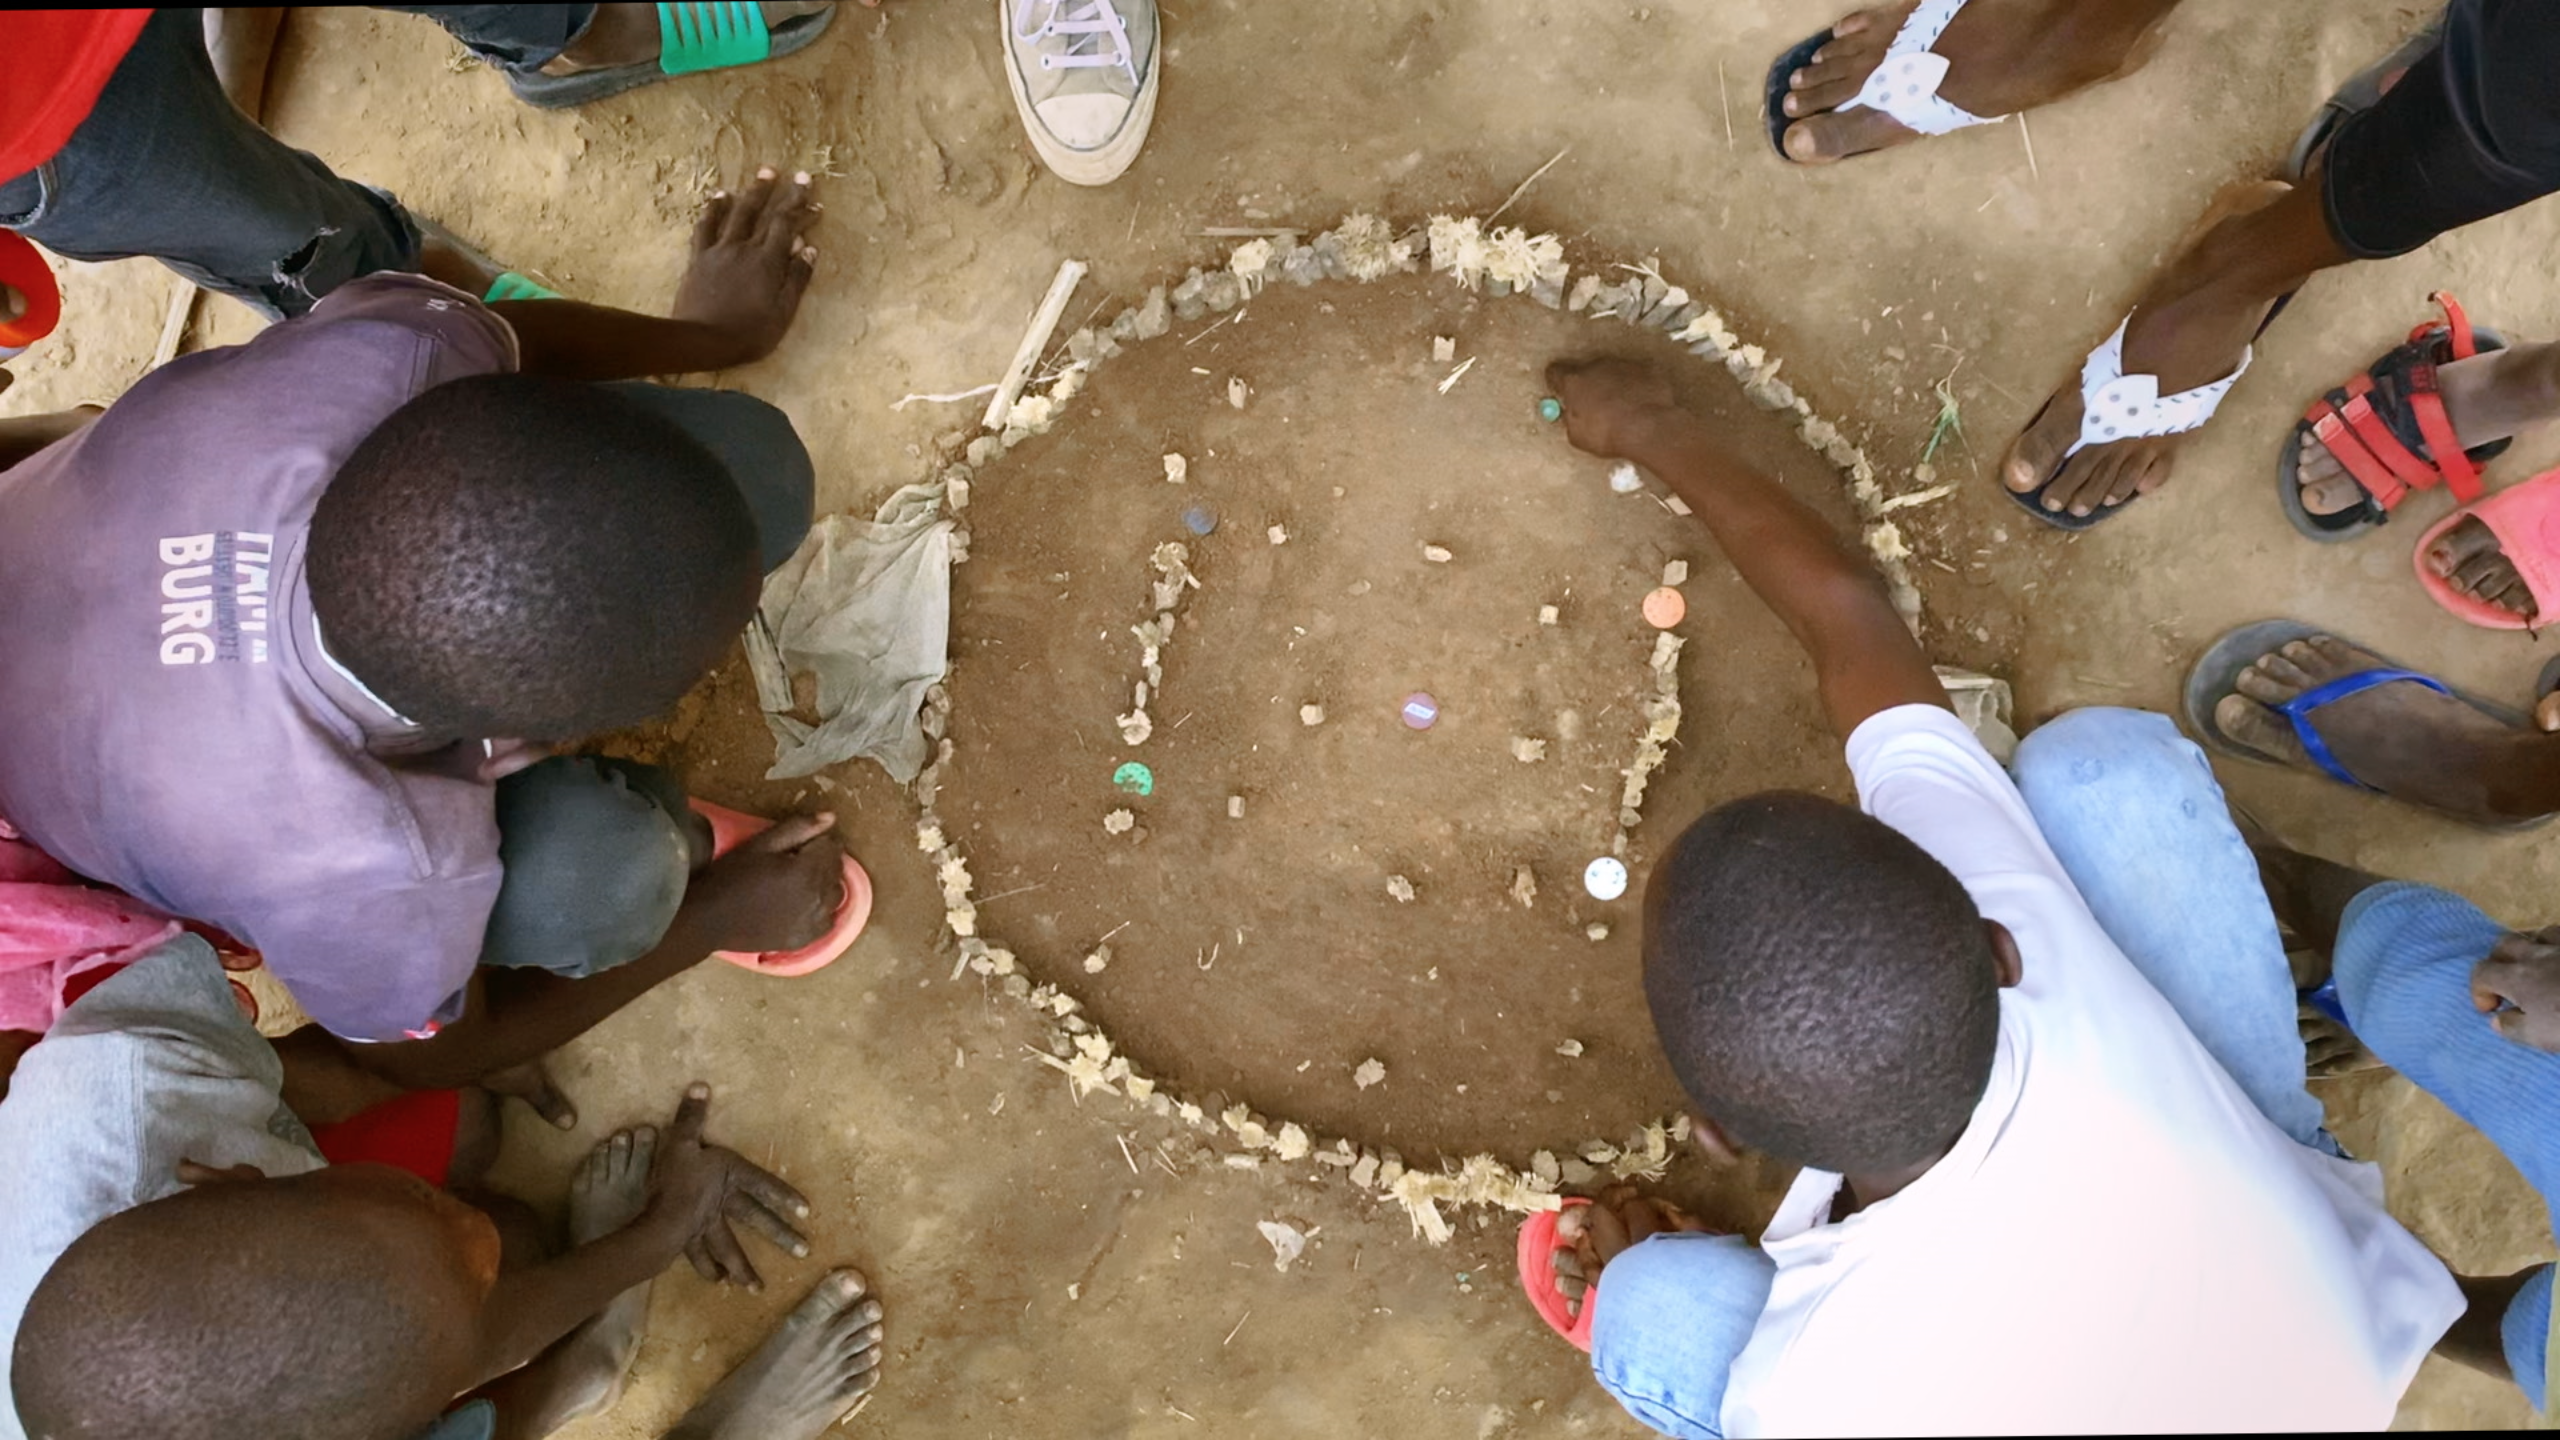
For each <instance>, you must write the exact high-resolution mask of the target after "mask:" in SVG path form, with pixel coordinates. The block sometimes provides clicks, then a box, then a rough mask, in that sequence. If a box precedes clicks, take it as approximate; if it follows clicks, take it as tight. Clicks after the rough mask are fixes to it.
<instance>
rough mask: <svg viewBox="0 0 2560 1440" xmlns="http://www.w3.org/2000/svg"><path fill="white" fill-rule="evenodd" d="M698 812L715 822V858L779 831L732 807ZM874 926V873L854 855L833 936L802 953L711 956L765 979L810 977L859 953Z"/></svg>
mask: <svg viewBox="0 0 2560 1440" xmlns="http://www.w3.org/2000/svg"><path fill="white" fill-rule="evenodd" d="M685 803H686V804H688V805H691V806H692V807H693V813H695V814H696V815H699V816H701V817H702V818H703V819H705V820H707V821H709V822H711V854H712V857H713V858H714V859H717V858H718V857H720V856H722V855H726V854H728V853H729V852H730V851H732V850H735V849H737V848H738V847H739V846H740V845H743V844H745V843H746V842H747V841H749V840H751V839H754V838H755V837H756V836H758V835H761V834H763V833H764V832H765V831H767V830H770V829H772V828H773V822H772V821H770V820H767V819H765V818H764V817H763V816H761V815H749V814H747V813H746V812H744V811H742V810H732V809H730V808H729V807H728V806H726V805H714V804H712V803H711V802H710V801H708V800H697V799H691V798H688V799H687V800H686V802H685ZM870 921H871V872H869V871H867V870H865V869H863V868H862V864H861V862H860V861H857V860H855V859H854V858H853V857H852V856H851V855H847V856H845V857H844V898H843V899H842V900H839V901H837V902H836V918H835V923H833V924H831V925H829V926H828V927H827V932H826V933H825V934H823V935H821V936H819V937H818V938H817V939H815V940H812V941H810V942H809V943H808V944H806V945H803V946H801V947H800V948H799V949H797V950H767V951H763V952H761V953H759V952H756V951H751V950H714V951H712V952H711V953H712V954H714V955H716V956H718V957H719V958H721V959H723V960H726V961H728V962H729V963H730V964H732V965H735V966H738V967H739V968H741V969H745V970H753V971H755V972H756V973H757V974H759V975H782V976H793V975H806V974H808V973H810V972H811V971H813V970H823V969H825V968H826V967H827V966H828V965H829V964H831V963H833V962H834V961H835V959H836V957H837V956H839V955H842V954H843V953H844V952H845V951H847V950H850V949H852V948H853V942H854V940H855V939H856V938H857V937H859V936H860V935H861V934H862V927H863V926H865V925H867V924H869V923H870Z"/></svg>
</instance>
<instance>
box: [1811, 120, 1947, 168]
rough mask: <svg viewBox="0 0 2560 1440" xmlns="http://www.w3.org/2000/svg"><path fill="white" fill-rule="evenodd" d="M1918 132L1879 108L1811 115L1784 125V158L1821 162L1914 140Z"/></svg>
mask: <svg viewBox="0 0 2560 1440" xmlns="http://www.w3.org/2000/svg"><path fill="white" fill-rule="evenodd" d="M1919 138H1920V137H1919V135H1918V134H1917V133H1916V132H1914V131H1912V130H1911V129H1910V128H1908V127H1907V126H1905V125H1904V124H1903V123H1902V122H1901V121H1899V120H1896V119H1894V118H1893V117H1892V116H1890V115H1887V114H1885V113H1884V112H1882V111H1880V110H1851V111H1848V112H1846V113H1832V114H1827V115H1814V116H1809V117H1807V118H1806V119H1803V120H1799V121H1797V122H1796V123H1795V124H1793V125H1790V126H1788V127H1787V139H1786V145H1787V158H1788V159H1790V160H1795V161H1798V162H1800V163H1802V164H1806V165H1823V164H1828V163H1830V162H1831V161H1834V160H1845V159H1847V158H1848V157H1850V156H1852V155H1863V154H1865V153H1866V152H1868V151H1870V150H1882V149H1884V148H1885V147H1886V146H1888V145H1899V144H1902V143H1903V142H1904V141H1907V140H1917V139H1919Z"/></svg>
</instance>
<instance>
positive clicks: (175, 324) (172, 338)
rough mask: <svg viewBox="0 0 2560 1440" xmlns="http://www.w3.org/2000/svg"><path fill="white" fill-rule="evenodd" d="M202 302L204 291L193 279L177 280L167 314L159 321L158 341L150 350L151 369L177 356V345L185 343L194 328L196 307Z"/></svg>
mask: <svg viewBox="0 0 2560 1440" xmlns="http://www.w3.org/2000/svg"><path fill="white" fill-rule="evenodd" d="M203 302H204V292H203V291H202V290H199V289H197V288H196V285H195V282H194V281H192V280H180V281H179V282H178V290H177V293H176V294H173V295H171V296H170V297H169V316H168V318H167V319H165V320H163V321H161V322H160V343H159V344H158V345H157V346H155V347H154V348H153V349H152V352H151V368H152V369H154V370H157V369H159V368H160V367H161V366H163V365H166V364H168V363H169V362H170V361H172V360H175V359H177V358H178V347H179V346H181V345H184V344H185V343H187V332H188V331H189V330H191V329H193V328H195V323H196V307H197V306H198V305H200V304H202V303H203Z"/></svg>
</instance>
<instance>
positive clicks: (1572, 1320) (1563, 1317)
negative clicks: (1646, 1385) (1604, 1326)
mask: <svg viewBox="0 0 2560 1440" xmlns="http://www.w3.org/2000/svg"><path fill="white" fill-rule="evenodd" d="M1590 1203H1591V1202H1590V1201H1588V1200H1585V1199H1583V1198H1582V1197H1581V1196H1579V1195H1568V1196H1566V1197H1565V1201H1564V1204H1563V1205H1562V1206H1560V1207H1558V1208H1557V1209H1554V1210H1541V1211H1539V1212H1538V1213H1537V1214H1535V1215H1532V1216H1530V1217H1529V1218H1528V1219H1527V1220H1526V1221H1524V1222H1522V1224H1521V1226H1520V1252H1519V1259H1520V1288H1521V1289H1522V1290H1523V1291H1524V1292H1526V1293H1527V1294H1528V1296H1529V1305H1530V1308H1532V1309H1534V1310H1536V1311H1537V1312H1538V1318H1539V1319H1541V1320H1544V1321H1546V1322H1547V1328H1548V1329H1550V1330H1553V1331H1554V1332H1556V1333H1557V1334H1558V1335H1561V1336H1563V1337H1564V1338H1565V1339H1566V1340H1568V1341H1570V1342H1571V1343H1572V1345H1573V1348H1574V1349H1576V1350H1579V1351H1581V1352H1582V1353H1583V1354H1585V1355H1588V1354H1590V1353H1591V1317H1592V1316H1593V1315H1594V1314H1596V1313H1597V1312H1598V1311H1599V1309H1600V1307H1599V1305H1598V1303H1597V1301H1598V1300H1599V1298H1600V1287H1599V1286H1598V1285H1593V1286H1592V1287H1591V1288H1590V1289H1588V1290H1585V1291H1583V1292H1582V1310H1581V1313H1580V1314H1576V1313H1574V1308H1573V1302H1572V1301H1570V1300H1567V1299H1566V1298H1565V1294H1564V1291H1563V1290H1562V1289H1560V1288H1558V1287H1557V1285H1556V1252H1557V1251H1559V1250H1564V1249H1570V1248H1571V1247H1570V1246H1564V1245H1559V1244H1557V1243H1556V1222H1557V1221H1558V1220H1560V1219H1562V1218H1563V1217H1564V1212H1565V1211H1567V1210H1572V1209H1575V1208H1577V1207H1580V1206H1584V1205H1588V1204H1590Z"/></svg>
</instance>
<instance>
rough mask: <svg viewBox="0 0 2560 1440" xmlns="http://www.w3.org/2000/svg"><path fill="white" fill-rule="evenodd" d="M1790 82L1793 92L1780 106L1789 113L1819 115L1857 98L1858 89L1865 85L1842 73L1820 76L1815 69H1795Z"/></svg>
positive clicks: (1860, 112)
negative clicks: (1792, 79) (1793, 77)
mask: <svg viewBox="0 0 2560 1440" xmlns="http://www.w3.org/2000/svg"><path fill="white" fill-rule="evenodd" d="M1791 83H1792V84H1793V85H1794V87H1795V89H1794V93H1792V94H1790V95H1789V96H1787V98H1786V102H1785V104H1784V105H1783V106H1781V107H1780V108H1782V109H1784V110H1785V111H1786V112H1787V113H1788V114H1789V115H1819V114H1821V113H1822V112H1824V111H1826V110H1829V109H1832V108H1833V107H1835V106H1837V105H1839V104H1840V103H1841V102H1842V101H1844V100H1852V99H1855V98H1857V94H1858V91H1859V90H1861V89H1863V88H1864V87H1865V82H1863V81H1860V80H1854V79H1850V78H1849V77H1847V76H1843V75H1833V76H1829V77H1822V76H1820V75H1818V73H1817V71H1815V70H1799V71H1797V72H1796V74H1795V79H1794V81H1793V82H1791ZM1851 113H1852V114H1863V113H1865V112H1863V111H1853V112H1851Z"/></svg>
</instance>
